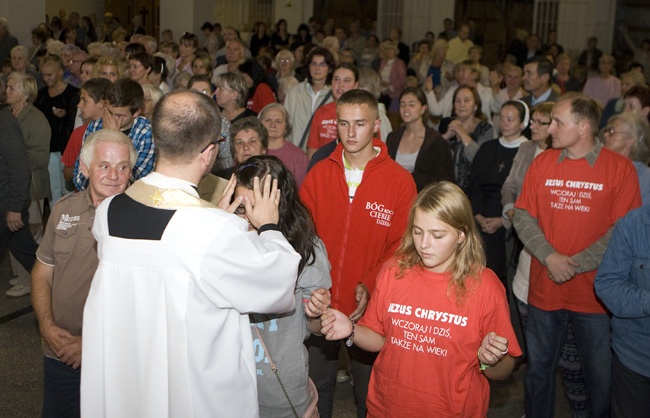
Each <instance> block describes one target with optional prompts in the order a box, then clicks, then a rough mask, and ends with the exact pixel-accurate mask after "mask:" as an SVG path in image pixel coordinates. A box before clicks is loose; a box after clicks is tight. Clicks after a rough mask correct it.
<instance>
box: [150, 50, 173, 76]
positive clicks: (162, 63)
mask: <svg viewBox="0 0 650 418" xmlns="http://www.w3.org/2000/svg"><path fill="white" fill-rule="evenodd" d="M151 72H152V73H156V74H160V77H161V78H162V79H163V80H165V79H166V78H167V76H168V75H169V71H168V70H167V60H165V59H164V58H163V57H157V56H155V55H154V57H153V67H152V68H151Z"/></svg>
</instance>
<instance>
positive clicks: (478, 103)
mask: <svg viewBox="0 0 650 418" xmlns="http://www.w3.org/2000/svg"><path fill="white" fill-rule="evenodd" d="M461 90H469V92H470V93H472V96H474V103H475V104H476V111H475V112H474V117H475V118H478V119H480V120H482V121H486V120H487V116H485V114H484V113H483V108H482V106H483V102H482V101H481V95H480V94H478V90H476V87H472V86H468V85H467V84H463V85H462V86H458V88H457V89H456V91H454V95H453V99H452V106H453V107H452V111H451V115H452V116H456V107H455V106H454V105H453V104H455V103H456V96H457V95H458V92H459V91H461Z"/></svg>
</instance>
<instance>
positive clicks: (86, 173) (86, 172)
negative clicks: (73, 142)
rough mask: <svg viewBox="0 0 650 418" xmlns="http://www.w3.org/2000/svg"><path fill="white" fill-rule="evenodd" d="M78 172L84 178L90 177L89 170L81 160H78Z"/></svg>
mask: <svg viewBox="0 0 650 418" xmlns="http://www.w3.org/2000/svg"><path fill="white" fill-rule="evenodd" d="M79 171H81V174H83V175H84V177H85V178H89V177H90V170H89V169H88V167H87V166H86V164H84V163H83V161H81V159H79Z"/></svg>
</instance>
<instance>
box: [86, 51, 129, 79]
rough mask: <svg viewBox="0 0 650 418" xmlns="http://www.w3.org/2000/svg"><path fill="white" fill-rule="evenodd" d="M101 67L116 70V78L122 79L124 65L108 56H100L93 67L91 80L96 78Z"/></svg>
mask: <svg viewBox="0 0 650 418" xmlns="http://www.w3.org/2000/svg"><path fill="white" fill-rule="evenodd" d="M103 66H111V67H115V68H117V78H124V65H122V63H121V62H120V60H118V59H117V58H115V57H111V56H108V55H102V56H101V57H99V59H97V62H95V65H93V73H92V78H98V77H99V73H100V72H101V69H102V67H103Z"/></svg>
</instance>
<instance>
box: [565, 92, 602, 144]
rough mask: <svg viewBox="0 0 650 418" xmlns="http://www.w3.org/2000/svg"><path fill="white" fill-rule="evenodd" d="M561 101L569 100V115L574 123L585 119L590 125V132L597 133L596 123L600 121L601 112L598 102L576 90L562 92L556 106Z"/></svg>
mask: <svg viewBox="0 0 650 418" xmlns="http://www.w3.org/2000/svg"><path fill="white" fill-rule="evenodd" d="M562 102H569V104H570V105H571V117H572V118H573V121H574V122H575V123H578V122H580V121H581V120H586V121H587V122H589V125H590V126H591V133H592V134H594V135H596V134H598V124H599V123H600V114H601V111H600V105H599V104H598V102H596V101H595V100H594V99H592V98H590V97H587V96H585V95H584V94H582V93H577V92H570V93H566V94H563V95H562V96H560V98H559V99H558V101H557V102H556V106H557V104H559V103H562Z"/></svg>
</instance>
